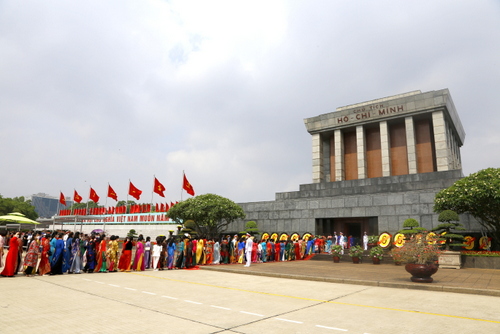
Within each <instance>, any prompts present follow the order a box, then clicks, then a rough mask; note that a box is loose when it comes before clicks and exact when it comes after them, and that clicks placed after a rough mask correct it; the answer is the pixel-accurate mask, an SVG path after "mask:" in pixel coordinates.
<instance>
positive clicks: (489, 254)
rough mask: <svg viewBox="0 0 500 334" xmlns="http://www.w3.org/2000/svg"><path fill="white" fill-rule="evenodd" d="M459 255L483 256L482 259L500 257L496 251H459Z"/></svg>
mask: <svg viewBox="0 0 500 334" xmlns="http://www.w3.org/2000/svg"><path fill="white" fill-rule="evenodd" d="M460 254H461V255H467V256H484V257H500V252H498V251H491V252H488V251H461V252H460Z"/></svg>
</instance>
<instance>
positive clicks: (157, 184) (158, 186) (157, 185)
mask: <svg viewBox="0 0 500 334" xmlns="http://www.w3.org/2000/svg"><path fill="white" fill-rule="evenodd" d="M153 191H154V192H155V193H157V194H158V195H160V196H161V197H165V194H164V193H163V192H164V191H165V187H164V186H163V184H161V183H160V181H158V179H157V178H156V177H155V188H154V190H153Z"/></svg>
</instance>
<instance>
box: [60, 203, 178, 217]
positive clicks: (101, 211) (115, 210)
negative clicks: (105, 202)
mask: <svg viewBox="0 0 500 334" xmlns="http://www.w3.org/2000/svg"><path fill="white" fill-rule="evenodd" d="M177 203H179V202H175V203H172V202H170V205H169V204H168V203H165V204H164V203H160V204H159V203H156V205H155V206H154V209H155V210H154V212H167V211H168V210H169V209H170V208H172V207H173V206H174V205H176V204H177ZM127 207H128V206H127V205H121V206H117V207H114V206H110V207H107V208H106V207H100V208H82V209H73V210H71V209H64V210H59V216H70V215H77V216H87V215H91V216H94V215H119V214H126V213H127ZM149 212H153V206H152V205H151V204H132V205H130V206H129V212H128V213H149Z"/></svg>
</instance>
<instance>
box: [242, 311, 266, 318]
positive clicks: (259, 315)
mask: <svg viewBox="0 0 500 334" xmlns="http://www.w3.org/2000/svg"><path fill="white" fill-rule="evenodd" d="M240 313H245V314H250V315H255V316H258V317H263V315H262V314H258V313H251V312H245V311H240Z"/></svg>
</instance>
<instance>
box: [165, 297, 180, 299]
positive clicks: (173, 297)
mask: <svg viewBox="0 0 500 334" xmlns="http://www.w3.org/2000/svg"><path fill="white" fill-rule="evenodd" d="M162 297H163V298H169V299H179V298H175V297H170V296H162Z"/></svg>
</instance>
